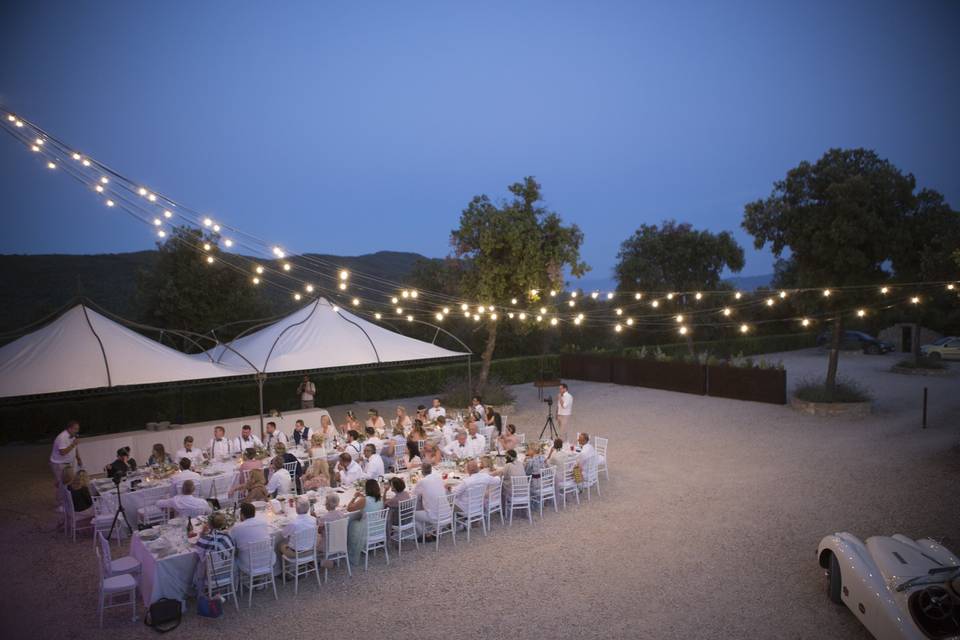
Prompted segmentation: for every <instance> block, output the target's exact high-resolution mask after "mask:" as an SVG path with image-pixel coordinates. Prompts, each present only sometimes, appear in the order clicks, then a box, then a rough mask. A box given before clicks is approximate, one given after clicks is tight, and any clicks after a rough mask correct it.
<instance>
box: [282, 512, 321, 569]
mask: <svg viewBox="0 0 960 640" xmlns="http://www.w3.org/2000/svg"><path fill="white" fill-rule="evenodd" d="M301 531H312V532H313V533H314V535H316V532H317V519H316V518H314V517H313V516H312V515H310V501H308V500H307V499H306V498H297V515H295V516H294V517H293V518H291V519H290V522H289V523H288V524H287V526H285V527H284V528H283V533H282V535H283V537H284V538H285V541H284V542H282V543H281V544H280V553H282V554H283V555H285V556H287V557H288V558H294V557H296V555H297V554H296V552H297V551H309V550H310V549H311V547H313V546H315V545H316V544H317V541H316V538H313V539H312V540H310V545H311V546H297V545H296V542H295V541H294V540H293V536H294V535H295V534H297V533H299V532H301Z"/></svg>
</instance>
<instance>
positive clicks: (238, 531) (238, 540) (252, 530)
mask: <svg viewBox="0 0 960 640" xmlns="http://www.w3.org/2000/svg"><path fill="white" fill-rule="evenodd" d="M230 537H231V538H233V544H234V545H236V547H237V561H238V562H239V563H240V566H241V567H243V568H244V569H246V568H247V567H248V566H249V565H248V562H249V559H248V552H247V545H249V544H251V543H254V542H262V541H264V540H270V525H269V524H267V521H266V520H265V519H264V518H247V519H246V520H241V521H240V522H238V523H237V524H235V525H233V527H231V529H230ZM276 563H277V555H276V554H273V562H272V563H271V566H273V565H275V564H276ZM254 568H255V569H262V568H263V567H254Z"/></svg>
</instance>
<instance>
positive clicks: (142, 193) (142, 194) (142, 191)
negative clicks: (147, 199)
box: [137, 187, 147, 196]
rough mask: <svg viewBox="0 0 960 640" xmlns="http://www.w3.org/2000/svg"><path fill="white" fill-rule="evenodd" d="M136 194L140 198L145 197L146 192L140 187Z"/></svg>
mask: <svg viewBox="0 0 960 640" xmlns="http://www.w3.org/2000/svg"><path fill="white" fill-rule="evenodd" d="M137 193H139V194H140V195H141V196H145V195H147V190H146V189H144V188H143V187H140V188H139V189H137Z"/></svg>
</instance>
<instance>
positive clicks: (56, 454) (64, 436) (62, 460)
mask: <svg viewBox="0 0 960 640" xmlns="http://www.w3.org/2000/svg"><path fill="white" fill-rule="evenodd" d="M72 444H73V436H72V435H70V432H69V431H67V430H66V429H64V430H63V431H61V432H60V435H58V436H57V438H56V440H54V441H53V451H51V452H50V462H52V463H53V464H70V463H71V462H73V459H74V457H76V455H77V450H76V449H71V450H70V451H69V452H68V453H67V455H60V449H66V448H67V447H69V446H70V445H72Z"/></svg>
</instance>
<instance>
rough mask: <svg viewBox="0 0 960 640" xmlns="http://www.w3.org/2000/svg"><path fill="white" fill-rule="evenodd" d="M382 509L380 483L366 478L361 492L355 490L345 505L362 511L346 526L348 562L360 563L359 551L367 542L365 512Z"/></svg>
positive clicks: (349, 509) (349, 508) (348, 509)
mask: <svg viewBox="0 0 960 640" xmlns="http://www.w3.org/2000/svg"><path fill="white" fill-rule="evenodd" d="M382 509H383V501H382V499H381V496H380V483H379V482H377V481H376V480H372V479H368V480H367V482H366V484H364V488H363V492H360V491H357V492H356V494H354V496H353V499H352V500H351V501H350V504H348V505H347V511H349V512H351V513H353V512H355V511H361V512H362V513H363V515H362V516H361V517H360V519H359V520H351V521H350V524H349V525H348V526H347V551H348V553H349V555H350V563H351V564H353V565H354V566H357V565H359V564H360V553H361V551H362V550H363V548H364V547H365V546H366V544H367V514H368V513H370V512H371V511H381V510H382Z"/></svg>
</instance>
